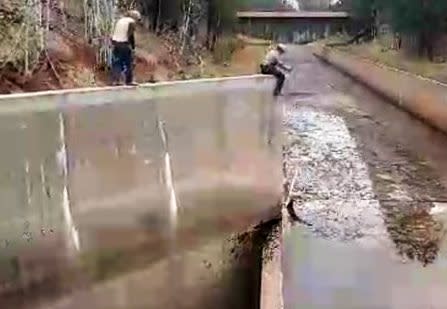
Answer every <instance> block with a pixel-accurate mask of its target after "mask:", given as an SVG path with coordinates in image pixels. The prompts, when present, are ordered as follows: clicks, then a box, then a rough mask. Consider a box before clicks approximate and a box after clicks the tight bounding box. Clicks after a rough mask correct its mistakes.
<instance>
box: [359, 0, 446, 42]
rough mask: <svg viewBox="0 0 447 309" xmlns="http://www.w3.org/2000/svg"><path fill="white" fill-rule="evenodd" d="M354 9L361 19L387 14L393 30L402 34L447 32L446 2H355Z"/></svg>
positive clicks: (427, 0)
mask: <svg viewBox="0 0 447 309" xmlns="http://www.w3.org/2000/svg"><path fill="white" fill-rule="evenodd" d="M352 9H353V11H354V14H355V15H356V16H358V17H360V18H374V17H375V13H377V12H381V13H383V14H387V15H388V16H389V17H390V22H391V24H392V26H393V28H394V29H395V30H396V31H399V32H402V33H410V34H419V33H420V32H443V31H446V30H447V1H445V0H392V1H389V0H355V1H353V2H352Z"/></svg>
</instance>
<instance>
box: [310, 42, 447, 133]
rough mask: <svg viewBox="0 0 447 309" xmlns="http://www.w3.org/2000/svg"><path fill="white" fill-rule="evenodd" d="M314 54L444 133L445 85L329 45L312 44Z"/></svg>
mask: <svg viewBox="0 0 447 309" xmlns="http://www.w3.org/2000/svg"><path fill="white" fill-rule="evenodd" d="M314 54H315V56H317V57H318V58H320V59H322V60H323V61H325V62H327V63H329V64H331V65H332V66H334V67H335V68H337V69H338V70H340V71H342V72H344V73H345V74H347V75H349V76H351V77H352V78H354V79H355V80H357V81H359V82H361V83H362V84H364V85H365V86H367V87H368V88H370V89H372V90H373V91H375V92H377V93H378V94H380V95H381V96H384V97H385V98H386V99H388V100H390V101H391V102H393V103H395V104H396V105H397V106H399V107H400V108H402V109H405V110H406V111H408V112H410V113H411V114H413V115H414V116H416V117H418V118H419V119H421V120H423V121H425V122H426V123H427V124H429V125H431V126H433V127H435V128H437V129H439V130H441V131H443V132H445V133H447V85H445V84H442V83H438V82H436V81H433V80H429V79H426V78H423V77H419V76H416V75H414V74H410V73H407V72H403V71H400V70H397V69H393V68H389V67H386V66H382V65H378V64H376V63H373V62H370V61H367V60H364V59H360V58H357V57H355V56H352V55H349V54H346V53H343V52H340V51H336V50H334V49H331V48H326V47H318V48H315V50H314Z"/></svg>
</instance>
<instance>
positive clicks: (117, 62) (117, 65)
mask: <svg viewBox="0 0 447 309" xmlns="http://www.w3.org/2000/svg"><path fill="white" fill-rule="evenodd" d="M112 44H113V51H112V78H111V79H112V83H117V82H119V80H120V77H121V73H122V72H123V71H125V74H126V84H127V85H128V84H131V83H132V81H133V67H132V66H133V59H132V49H131V48H130V44H129V43H127V42H112Z"/></svg>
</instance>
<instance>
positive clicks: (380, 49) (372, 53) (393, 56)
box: [337, 41, 447, 83]
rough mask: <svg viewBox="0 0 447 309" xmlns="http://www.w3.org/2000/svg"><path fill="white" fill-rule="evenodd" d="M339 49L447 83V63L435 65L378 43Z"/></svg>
mask: <svg viewBox="0 0 447 309" xmlns="http://www.w3.org/2000/svg"><path fill="white" fill-rule="evenodd" d="M337 49H339V50H341V51H344V52H348V53H350V54H354V55H356V56H359V57H362V58H366V59H368V60H371V61H374V62H378V63H382V64H385V65H387V66H390V67H394V68H397V69H400V70H404V71H407V72H411V73H414V74H417V75H421V76H424V77H427V78H431V79H434V80H438V81H440V82H444V83H447V63H433V62H430V61H428V60H427V59H419V58H416V57H411V56H408V55H406V54H405V53H404V52H401V51H396V50H391V49H389V48H386V47H384V45H383V44H381V43H380V42H378V41H376V42H372V43H367V44H360V45H351V46H343V47H337Z"/></svg>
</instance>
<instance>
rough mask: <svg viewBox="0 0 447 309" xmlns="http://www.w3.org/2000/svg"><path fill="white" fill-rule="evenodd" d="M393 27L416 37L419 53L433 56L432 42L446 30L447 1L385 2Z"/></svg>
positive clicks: (429, 56)
mask: <svg viewBox="0 0 447 309" xmlns="http://www.w3.org/2000/svg"><path fill="white" fill-rule="evenodd" d="M387 9H388V10H389V12H390V14H391V23H392V26H393V28H394V29H395V30H396V31H398V32H400V33H403V34H407V35H412V36H415V37H416V38H417V39H418V43H419V44H418V50H419V55H420V56H423V55H425V54H426V55H427V56H428V58H429V59H430V60H433V58H434V44H435V42H436V40H437V39H438V37H439V35H441V34H442V33H445V31H446V30H447V18H446V17H447V1H445V0H394V1H390V2H389V3H387Z"/></svg>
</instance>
